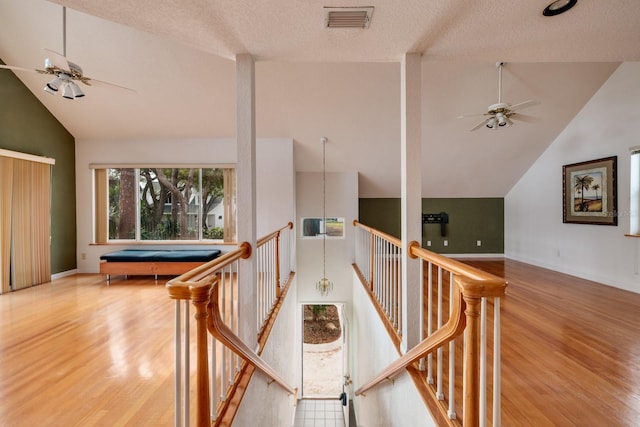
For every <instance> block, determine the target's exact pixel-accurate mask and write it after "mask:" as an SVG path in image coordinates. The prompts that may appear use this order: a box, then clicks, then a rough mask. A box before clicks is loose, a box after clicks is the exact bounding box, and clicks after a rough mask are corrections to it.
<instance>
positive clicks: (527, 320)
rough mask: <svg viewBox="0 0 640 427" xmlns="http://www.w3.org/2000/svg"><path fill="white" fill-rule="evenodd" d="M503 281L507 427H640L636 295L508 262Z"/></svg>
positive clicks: (501, 263)
mask: <svg viewBox="0 0 640 427" xmlns="http://www.w3.org/2000/svg"><path fill="white" fill-rule="evenodd" d="M467 262H468V263H469V264H472V265H474V266H476V267H478V268H480V269H482V270H485V271H488V272H490V273H493V274H495V275H497V276H501V277H505V278H506V279H507V280H508V282H509V285H508V288H507V295H506V297H505V298H504V300H503V302H502V310H501V322H502V323H501V324H502V335H501V343H502V421H503V425H505V426H536V427H539V426H593V427H604V426H607V427H613V426H628V427H633V426H640V294H635V293H631V292H627V291H623V290H619V289H615V288H612V287H608V286H604V285H601V284H598V283H594V282H590V281H587V280H582V279H578V278H576V277H573V276H568V275H564V274H559V273H555V272H552V271H550V270H545V269H541V268H537V267H533V266H530V265H527V264H523V263H519V262H515V261H510V260H495V261H473V262H471V261H467Z"/></svg>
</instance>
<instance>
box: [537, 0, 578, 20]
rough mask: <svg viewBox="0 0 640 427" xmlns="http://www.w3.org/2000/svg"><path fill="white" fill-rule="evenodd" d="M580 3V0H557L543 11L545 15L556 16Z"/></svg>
mask: <svg viewBox="0 0 640 427" xmlns="http://www.w3.org/2000/svg"><path fill="white" fill-rule="evenodd" d="M576 3H578V0H556V1H554V2H553V3H551V4H550V5H549V6H547V7H545V8H544V10H543V11H542V14H543V15H544V16H556V15H560V14H561V13H565V12H566V11H567V10H569V9H571V8H572V7H573V6H575V5H576Z"/></svg>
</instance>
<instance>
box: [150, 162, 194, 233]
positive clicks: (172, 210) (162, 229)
mask: <svg viewBox="0 0 640 427" xmlns="http://www.w3.org/2000/svg"><path fill="white" fill-rule="evenodd" d="M198 175H199V170H198V169H193V168H191V169H187V168H182V169H179V168H142V169H140V239H141V240H194V239H198V233H197V230H198V221H199V219H198V212H199V210H200V202H199V197H198V194H199V191H198V181H199V177H198Z"/></svg>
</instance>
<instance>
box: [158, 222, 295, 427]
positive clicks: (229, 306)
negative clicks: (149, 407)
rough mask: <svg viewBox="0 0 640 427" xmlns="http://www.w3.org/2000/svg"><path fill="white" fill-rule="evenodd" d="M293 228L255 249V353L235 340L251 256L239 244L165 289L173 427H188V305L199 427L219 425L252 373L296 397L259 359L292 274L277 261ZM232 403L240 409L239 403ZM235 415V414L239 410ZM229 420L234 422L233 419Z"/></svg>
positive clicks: (284, 262) (284, 263)
mask: <svg viewBox="0 0 640 427" xmlns="http://www.w3.org/2000/svg"><path fill="white" fill-rule="evenodd" d="M292 227H293V224H292V223H289V224H288V225H287V226H286V227H283V228H281V229H280V230H277V231H275V232H273V233H271V234H270V235H268V236H266V237H264V238H262V239H260V240H259V241H258V242H257V245H256V246H258V249H257V251H256V252H257V254H256V255H255V256H256V257H257V260H256V261H257V262H256V264H257V270H258V271H257V277H258V283H257V284H256V285H257V286H258V291H257V294H258V301H257V303H258V310H259V316H258V319H259V320H258V323H259V324H260V328H259V334H258V345H257V348H256V349H255V351H254V350H252V349H251V348H249V347H248V346H247V345H246V344H245V343H244V342H243V341H242V340H240V338H238V336H237V334H238V323H239V322H238V320H239V319H238V281H239V280H238V276H239V274H240V268H239V262H240V260H241V259H246V258H249V257H250V256H251V255H252V250H251V245H250V244H248V243H246V242H245V243H242V244H240V245H239V246H238V248H237V249H235V250H233V251H230V252H228V253H226V254H224V255H222V256H221V257H219V258H216V259H215V260H213V261H210V262H208V263H206V264H203V265H202V266H200V267H197V268H195V269H193V270H191V271H189V272H187V273H185V274H183V275H181V276H179V277H177V278H175V279H173V280H171V281H169V282H168V283H167V288H168V291H169V296H170V298H172V299H174V300H175V301H176V320H175V321H176V340H175V346H176V352H175V354H176V356H175V357H176V361H175V363H176V364H175V420H174V424H175V426H176V427H181V426H184V427H188V426H189V425H190V414H191V398H190V388H191V387H190V380H191V368H190V359H191V355H190V348H191V343H190V338H191V335H192V334H191V331H190V323H191V321H192V319H191V318H190V314H189V305H190V303H192V304H193V305H194V307H195V314H194V316H193V321H194V322H195V326H196V333H195V335H196V348H197V354H196V374H195V376H196V382H197V384H196V407H195V412H196V424H197V425H198V426H204V425H209V426H210V425H212V421H213V423H214V424H215V425H218V424H219V423H220V422H221V420H222V417H221V416H222V414H224V413H225V412H226V411H227V410H228V409H229V401H230V399H232V398H234V395H237V394H242V393H243V392H244V390H238V389H239V388H240V389H242V387H238V383H239V381H241V380H246V381H248V379H247V375H248V377H249V378H250V376H251V375H252V374H253V371H254V370H255V369H258V370H260V371H262V372H263V373H264V374H265V375H267V376H268V377H270V378H271V380H273V381H274V382H275V383H277V384H279V385H280V386H281V387H283V388H284V389H285V390H286V391H287V392H288V393H289V394H294V395H295V393H296V390H295V389H294V388H293V387H291V386H289V385H287V384H286V382H284V380H282V379H281V378H280V377H279V376H278V374H277V373H276V372H275V371H273V369H271V368H270V367H269V366H268V364H266V363H265V362H264V361H263V360H262V359H261V358H260V356H259V354H260V353H261V352H262V348H263V347H264V345H265V343H266V339H267V337H268V333H269V331H270V326H272V325H273V323H274V321H275V316H277V309H278V308H279V306H280V305H281V302H282V299H283V298H284V297H285V296H286V290H287V289H288V286H289V284H290V283H291V279H292V277H293V274H294V273H293V271H292V268H291V266H292V263H291V258H290V256H288V257H287V259H286V260H282V257H281V256H280V254H282V253H285V254H289V253H290V248H291V246H292V243H291V239H292V233H290V232H289V230H291V229H292ZM272 242H276V243H272ZM269 287H271V288H272V289H269ZM276 295H277V296H276ZM261 307H262V309H261ZM182 313H183V314H182ZM207 332H208V333H207ZM209 355H210V357H209ZM248 368H250V369H248ZM240 400H241V396H240ZM235 401H236V403H239V402H238V399H237V398H236V399H235ZM233 410H237V405H236V406H235V407H234V408H233ZM227 417H228V416H227ZM230 418H231V419H232V418H233V414H231V416H230Z"/></svg>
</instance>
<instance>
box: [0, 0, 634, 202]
mask: <svg viewBox="0 0 640 427" xmlns="http://www.w3.org/2000/svg"><path fill="white" fill-rule="evenodd" d="M547 3H548V1H547V0H536V1H526V2H524V1H521V2H504V1H494V0H486V1H473V2H468V1H465V2H462V1H450V0H405V1H397V0H374V1H370V2H369V1H367V2H363V1H361V0H356V1H349V2H347V1H345V0H333V1H331V2H330V3H329V2H325V3H319V2H317V1H309V0H303V1H300V0H295V1H292V0H269V1H252V0H217V1H216V0H208V1H205V0H184V1H180V2H176V1H173V0H138V1H130V2H122V1H119V0H102V1H100V2H95V1H89V0H67V1H57V2H47V1H43V0H0V58H1V59H2V60H3V61H4V62H5V63H6V64H10V65H15V66H20V67H24V68H30V69H31V68H42V63H43V59H44V57H45V56H47V52H46V51H44V50H43V48H48V49H51V50H54V51H62V7H61V6H60V5H65V6H66V7H67V44H66V48H67V56H68V58H69V59H70V60H71V61H73V62H75V63H77V64H80V65H81V66H82V68H83V70H84V72H85V74H86V75H88V76H90V77H93V78H96V79H100V80H105V81H109V82H113V83H117V84H119V85H122V86H126V87H130V88H134V89H135V90H136V92H135V93H132V92H128V91H123V90H117V89H116V90H114V89H110V88H103V87H97V86H96V87H91V88H87V89H86V90H85V93H86V94H87V96H86V97H84V98H82V99H81V100H74V101H68V100H64V99H62V98H61V97H59V96H55V97H53V96H50V95H49V94H46V93H45V92H44V91H42V87H43V85H44V83H46V82H47V81H48V79H47V77H48V76H42V75H39V74H37V73H28V72H20V71H17V72H16V75H17V76H18V77H19V78H20V79H21V80H22V81H23V82H24V84H25V85H26V86H27V87H28V88H29V89H30V90H31V91H32V92H33V93H34V95H35V96H36V97H37V98H38V99H39V100H40V101H41V102H42V103H43V104H44V105H45V107H46V108H47V109H49V110H50V111H51V112H52V113H53V114H54V115H55V116H56V117H57V118H58V120H59V121H60V122H61V123H62V124H63V125H64V126H65V127H66V128H67V129H68V130H69V131H70V132H71V133H72V134H73V135H74V136H75V137H76V140H77V141H78V143H82V141H83V140H88V139H92V140H95V139H98V140H105V141H108V140H114V139H118V140H122V139H127V140H132V141H134V140H152V139H158V138H171V139H179V138H232V137H233V136H234V135H235V75H234V73H235V65H234V62H233V61H234V58H235V56H236V55H237V54H240V53H249V54H251V55H253V56H254V58H255V59H256V93H257V134H258V137H274V136H281V137H292V138H294V140H295V162H296V168H297V170H299V171H314V170H319V167H320V162H319V160H318V159H319V156H320V154H321V144H320V143H319V140H320V137H322V136H327V137H329V139H330V141H334V142H335V144H336V145H335V146H336V147H339V148H338V149H335V150H328V151H329V153H328V160H327V164H328V169H329V170H335V171H342V170H357V171H358V172H359V173H360V176H361V178H360V191H361V195H362V196H364V197H394V196H395V197H397V196H398V195H399V174H400V172H399V168H400V164H399V138H400V134H399V132H400V123H399V120H400V119H399V117H400V112H399V99H400V98H399V90H400V87H399V81H400V77H399V73H400V67H399V65H398V64H399V60H400V58H401V57H402V55H403V53H404V52H420V53H422V58H423V59H422V61H423V64H422V69H423V87H422V98H423V103H422V114H423V121H422V128H423V141H424V143H423V145H424V149H423V153H424V154H423V164H424V168H423V173H424V182H423V188H424V191H423V193H424V195H425V196H432V197H471V196H496V197H500V196H504V195H505V194H506V193H507V192H508V191H509V189H510V188H511V187H512V186H513V185H514V184H515V182H517V179H518V178H519V177H520V176H521V175H522V174H523V173H524V172H525V171H526V170H527V169H528V167H529V166H530V165H531V164H532V163H533V162H534V161H535V160H536V158H537V157H538V156H539V155H540V154H541V153H542V152H543V151H544V149H545V148H546V147H547V146H548V145H549V144H550V143H551V142H552V141H553V140H554V139H555V137H556V136H557V135H558V134H559V133H560V132H561V131H562V130H563V129H564V128H565V127H566V126H567V124H568V123H569V122H570V121H571V120H572V119H573V117H575V115H576V114H577V113H578V112H579V111H580V109H581V108H582V106H583V105H584V104H585V103H586V102H587V101H588V100H589V99H590V98H591V96H592V95H593V94H594V93H595V91H596V90H597V89H598V88H599V87H600V86H601V85H602V84H603V83H604V82H605V81H606V79H607V78H608V77H609V76H610V75H611V73H612V72H613V71H614V70H615V69H616V67H617V66H618V64H619V63H620V62H621V61H638V60H640V43H639V42H640V7H638V5H637V4H636V2H635V1H632V0H611V1H606V2H603V1H593V0H578V3H577V5H576V6H575V7H574V8H573V9H571V10H570V11H569V12H567V13H566V14H563V15H559V16H554V17H543V16H542V13H541V12H542V10H543V8H544V7H545V6H546V5H547ZM363 5H367V6H374V13H373V17H372V21H371V24H370V26H369V28H368V29H366V30H354V29H327V28H324V26H323V20H324V11H323V6H363ZM496 61H504V62H505V63H506V65H505V68H504V75H503V100H506V101H507V102H510V103H512V104H513V103H517V102H520V101H524V100H528V99H534V100H536V101H537V105H535V106H533V107H531V108H529V109H527V110H526V113H527V114H528V115H531V116H533V117H536V118H537V119H536V120H535V122H531V123H529V122H527V123H524V122H518V123H516V124H515V125H514V126H511V127H510V128H508V129H500V130H497V131H490V130H488V129H484V128H482V129H478V130H477V131H474V132H470V131H469V129H470V128H471V127H473V126H474V125H475V124H476V123H477V122H478V117H476V118H465V119H458V118H457V117H458V116H459V115H461V114H468V113H482V112H484V111H486V109H487V106H488V105H490V104H493V103H495V102H496V101H497V69H496V66H495V63H496ZM0 72H10V71H7V70H0ZM332 111H334V115H332ZM523 112H524V111H523ZM336 114H340V115H343V116H344V115H349V116H350V117H348V119H349V120H346V119H344V118H343V117H336ZM350 125H351V127H349V126H350ZM354 127H357V128H355V129H354ZM363 152H366V156H362V153H363ZM478 183H482V184H481V185H478Z"/></svg>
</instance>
